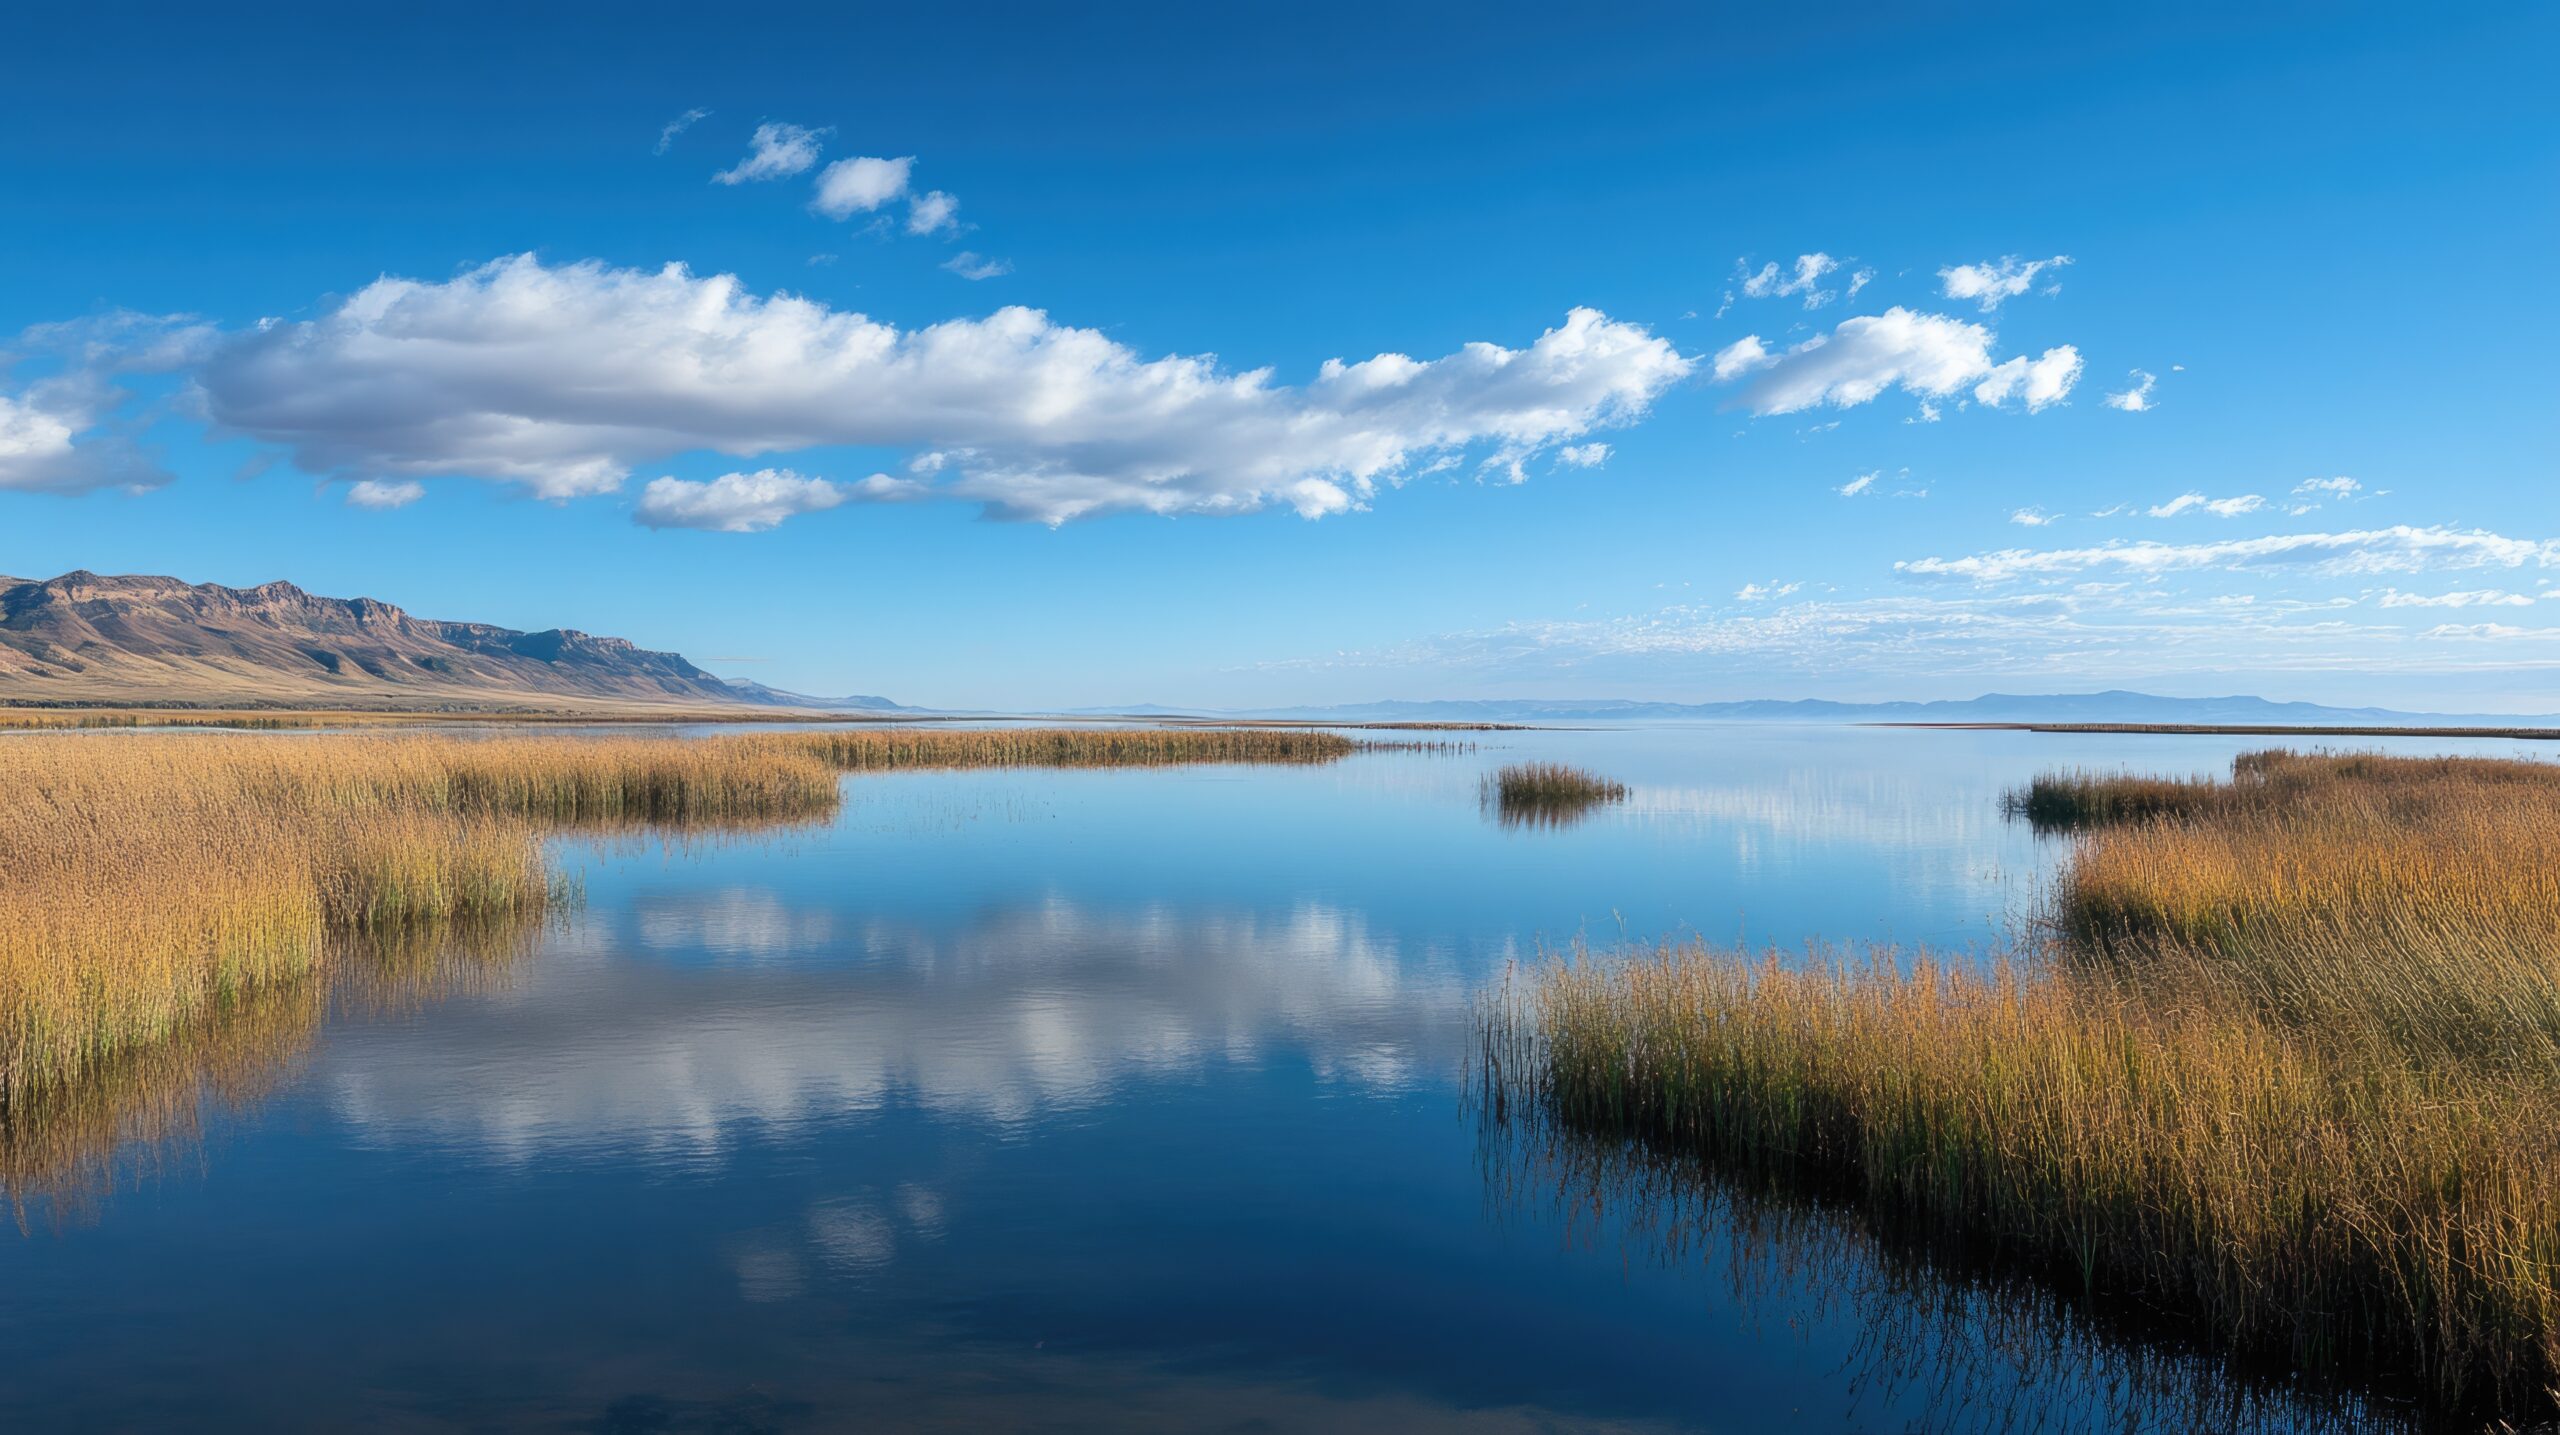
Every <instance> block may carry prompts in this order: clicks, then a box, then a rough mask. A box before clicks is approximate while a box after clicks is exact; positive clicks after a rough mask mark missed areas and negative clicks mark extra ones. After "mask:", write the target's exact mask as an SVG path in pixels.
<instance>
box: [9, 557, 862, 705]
mask: <svg viewBox="0 0 2560 1435" xmlns="http://www.w3.org/2000/svg"><path fill="white" fill-rule="evenodd" d="M0 702H16V703H122V704H151V705H170V704H185V705H196V706H224V705H244V706H259V707H276V706H330V707H358V708H426V709H431V710H441V709H447V708H450V709H456V710H464V709H488V708H492V707H558V706H561V705H563V703H564V702H569V703H575V704H578V705H624V704H635V703H645V704H683V705H691V706H696V707H700V706H709V705H750V706H758V707H773V706H781V707H800V706H811V707H816V706H834V704H830V703H822V702H820V701H819V700H816V699H807V698H800V697H797V696H796V695H793V694H788V693H782V692H777V691H775V690H774V689H771V688H766V687H763V686H762V685H760V684H733V683H730V682H728V681H726V680H724V679H722V678H720V677H718V676H716V675H714V674H712V673H708V672H705V671H703V670H702V669H701V668H698V667H695V666H694V665H693V664H692V663H690V662H687V661H686V660H685V659H683V658H682V657H679V656H677V655H676V654H674V653H658V652H651V651H650V650H648V649H646V648H642V647H637V646H635V645H633V644H632V643H629V642H627V641H625V640H623V639H621V638H599V637H596V636H594V635H592V634H588V633H581V632H578V631H576V630H574V629H568V628H553V629H550V630H548V631H545V632H539V633H521V632H517V631H516V630H514V629H512V628H501V627H497V626H494V625H492V624H488V623H453V622H441V621H438V620H435V619H431V618H414V617H411V616H410V615H409V614H407V613H405V612H402V611H401V610H400V609H398V608H395V607H393V606H391V605H390V604H388V603H381V602H376V601H375V600H373V599H371V598H323V597H319V596H317V595H314V594H311V593H306V592H304V591H303V590H302V589H300V588H297V587H295V586H294V585H292V584H291V583H265V584H261V585H259V586H258V587H255V588H225V587H222V586H220V585H218V584H212V583H200V584H199V583H186V582H182V581H180V580H178V579H175V578H153V577H104V576H101V575H99V574H96V573H89V572H77V573H66V574H64V575H62V576H61V577H59V578H54V579H49V580H45V581H42V582H37V581H33V580H28V579H20V578H0ZM883 702H884V700H881V699H858V700H855V703H856V704H858V705H875V704H881V703H883ZM890 706H894V705H890Z"/></svg>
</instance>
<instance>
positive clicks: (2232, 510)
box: [2143, 493, 2267, 518]
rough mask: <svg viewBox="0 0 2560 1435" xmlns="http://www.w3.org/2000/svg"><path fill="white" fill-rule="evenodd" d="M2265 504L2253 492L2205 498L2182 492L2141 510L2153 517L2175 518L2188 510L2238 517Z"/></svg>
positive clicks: (2262, 507) (2198, 494) (2217, 515)
mask: <svg viewBox="0 0 2560 1435" xmlns="http://www.w3.org/2000/svg"><path fill="white" fill-rule="evenodd" d="M2266 506H2267V501H2266V500H2265V499H2264V498H2261V497H2260V496H2258V495H2257V494H2254V493H2244V494H2240V495H2239V496H2237V497H2234V498H2207V497H2205V496H2204V495H2203V494H2201V493H2182V494H2179V495H2178V496H2177V497H2175V498H2173V499H2170V500H2169V501H2168V502H2166V503H2162V504H2155V505H2153V506H2152V507H2150V508H2148V509H2145V510H2143V511H2144V512H2146V513H2149V514H2150V515H2151V516H2152V517H2154V518H2175V517H2177V516H2178V515H2179V514H2181V513H2190V512H2204V513H2210V514H2212V515H2213V516H2214V517H2216V518H2238V517H2240V516H2241V515H2243V514H2249V513H2256V512H2258V511H2260V510H2261V509H2264V508H2265V507H2266Z"/></svg>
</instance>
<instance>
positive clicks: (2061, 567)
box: [1893, 524, 2560, 583]
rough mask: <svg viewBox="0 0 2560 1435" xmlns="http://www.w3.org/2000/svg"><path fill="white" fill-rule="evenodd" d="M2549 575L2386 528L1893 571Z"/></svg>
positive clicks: (2456, 543) (1974, 575) (2557, 549)
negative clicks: (2517, 571)
mask: <svg viewBox="0 0 2560 1435" xmlns="http://www.w3.org/2000/svg"><path fill="white" fill-rule="evenodd" d="M2527 565H2532V566H2536V567H2543V568H2548V567H2552V566H2555V565H2560V542H2555V541H2552V540H2548V539H2532V538H2508V537H2504V536H2502V535H2499V534H2495V533H2490V532H2486V531H2484V530H2481V529H2476V528H2475V529H2455V528H2442V527H2426V528H2416V527H2411V526H2410V525H2407V524H2399V525H2396V526H2394V527H2390V528H2371V529H2357V530H2354V531H2351V532H2345V533H2280V534H2273V535H2270V536H2268V537H2265V538H2238V539H2232V540H2229V541H2227V542H2221V543H2183V544H2172V543H2157V542H2152V541H2149V540H2145V541H2142V542H2134V543H2128V542H2123V541H2117V542H2112V543H2105V544H2101V545H2098V546H2096V547H2091V548H2049V549H2029V548H2006V549H2002V550H2000V551H1999V552H1996V553H1979V554H1974V555H1972V556H1970V557H1965V558H1918V559H1911V560H1907V561H1904V562H1899V563H1896V564H1894V565H1893V566H1894V571H1896V572H1898V573H1901V574H1903V575H1904V576H1906V577H1910V578H1918V579H1938V580H1948V579H1952V580H1959V581H1968V582H1974V583H2005V582H2008V581H2011V580H2013V579H2017V578H2049V577H2063V576H2071V575H2076V574H2081V573H2090V572H2108V571H2113V572H2120V573H2128V574H2132V575H2135V576H2138V577H2154V576H2157V575H2159V574H2163V573H2172V572H2182V571H2192V570H2196V569H2208V568H2229V569H2246V568H2278V567H2307V568H2311V569H2314V570H2316V571H2319V572H2323V573H2414V572H2420V571H2423V570H2425V569H2429V568H2521V567H2525V566H2527Z"/></svg>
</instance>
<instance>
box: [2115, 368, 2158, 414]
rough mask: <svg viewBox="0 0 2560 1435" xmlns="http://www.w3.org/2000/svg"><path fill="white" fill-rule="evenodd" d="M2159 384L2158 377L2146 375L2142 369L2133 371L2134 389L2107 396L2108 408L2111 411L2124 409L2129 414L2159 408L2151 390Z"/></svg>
mask: <svg viewBox="0 0 2560 1435" xmlns="http://www.w3.org/2000/svg"><path fill="white" fill-rule="evenodd" d="M2158 382H2160V380H2159V379H2158V378H2157V377H2156V376H2154V375H2152V374H2148V373H2145V372H2144V371H2142V370H2140V369H2135V370H2134V371H2133V387H2131V388H2129V389H2126V390H2125V391H2124V392H2123V393H2120V394H2109V395H2107V407H2108V408H2111V409H2122V410H2124V411H2125V412H2126V413H2129V414H2139V413H2148V412H2150V411H2151V410H2152V409H2155V408H2157V407H2159V405H2157V404H2155V403H2153V402H2152V401H2151V388H2152V386H2153V385H2154V384H2157V383H2158Z"/></svg>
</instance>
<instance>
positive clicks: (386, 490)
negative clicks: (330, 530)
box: [347, 478, 427, 510]
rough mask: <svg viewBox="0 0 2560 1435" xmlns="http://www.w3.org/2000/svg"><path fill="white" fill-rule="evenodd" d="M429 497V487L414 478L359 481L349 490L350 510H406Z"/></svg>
mask: <svg viewBox="0 0 2560 1435" xmlns="http://www.w3.org/2000/svg"><path fill="white" fill-rule="evenodd" d="M426 496H427V486H426V485H425V484H423V483H420V482H418V481H417V480H416V479H414V478H402V479H392V480H388V481H385V480H383V479H379V478H367V479H359V480H358V481H356V482H355V483H354V484H352V485H350V486H349V487H348V489H347V506H348V507H349V508H371V509H377V510H381V509H392V508H406V507H408V506H409V505H410V504H413V503H415V502H417V501H418V500H419V499H421V498H424V497H426Z"/></svg>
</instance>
